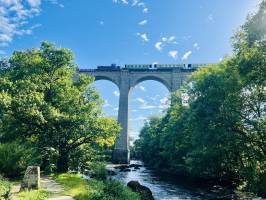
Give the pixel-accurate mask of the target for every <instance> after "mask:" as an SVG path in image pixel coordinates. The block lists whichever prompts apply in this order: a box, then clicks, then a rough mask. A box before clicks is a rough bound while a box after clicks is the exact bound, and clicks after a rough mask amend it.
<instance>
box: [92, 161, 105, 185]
mask: <svg viewBox="0 0 266 200" xmlns="http://www.w3.org/2000/svg"><path fill="white" fill-rule="evenodd" d="M89 169H90V172H91V174H92V176H93V178H94V179H96V180H101V181H104V180H106V179H107V171H106V167H105V164H103V163H91V164H90V165H89Z"/></svg>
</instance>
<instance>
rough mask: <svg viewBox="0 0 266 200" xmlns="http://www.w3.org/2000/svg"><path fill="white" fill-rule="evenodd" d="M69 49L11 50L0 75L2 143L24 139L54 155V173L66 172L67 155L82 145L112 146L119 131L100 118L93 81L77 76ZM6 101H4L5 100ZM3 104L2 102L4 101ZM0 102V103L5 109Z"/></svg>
mask: <svg viewBox="0 0 266 200" xmlns="http://www.w3.org/2000/svg"><path fill="white" fill-rule="evenodd" d="M76 70H77V67H76V65H75V64H74V62H73V55H72V53H71V51H70V50H68V49H62V48H56V47H55V46H54V45H52V44H51V43H48V42H43V43H42V44H41V47H40V48H39V49H30V50H27V51H21V52H14V54H13V55H12V56H11V58H10V59H9V66H8V67H5V68H4V70H3V71H2V72H1V77H4V80H6V82H7V83H6V84H1V86H0V88H1V91H2V93H1V94H2V95H5V94H8V95H9V97H10V98H11V102H10V103H9V109H8V112H7V113H6V116H5V117H4V118H3V119H2V123H1V138H2V141H4V140H5V141H8V140H12V139H14V138H21V139H27V140H30V141H32V142H34V143H36V144H37V147H38V148H41V149H42V148H46V147H53V148H54V149H56V150H57V151H58V154H59V156H58V161H57V170H58V171H59V172H65V171H67V170H68V161H69V154H70V153H71V151H73V150H75V149H76V148H78V147H80V146H81V145H83V144H90V143H105V144H107V145H112V144H113V143H114V140H115V136H116V135H117V133H118V132H119V126H118V124H117V122H116V121H115V120H113V119H110V118H106V117H103V116H102V114H101V100H100V97H99V95H98V93H97V92H96V90H95V89H94V88H93V87H92V86H90V84H91V82H92V81H93V78H92V77H89V76H85V75H80V74H77V73H76ZM5 99H7V100H8V97H6V98H5ZM7 100H6V101H7ZM6 101H3V100H2V98H1V103H0V105H6V104H7V103H5V102H6Z"/></svg>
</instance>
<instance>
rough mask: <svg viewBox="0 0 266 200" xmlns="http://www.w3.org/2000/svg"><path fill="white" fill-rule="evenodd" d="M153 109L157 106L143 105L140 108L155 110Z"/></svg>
mask: <svg viewBox="0 0 266 200" xmlns="http://www.w3.org/2000/svg"><path fill="white" fill-rule="evenodd" d="M155 108H157V106H155V105H148V104H144V105H142V106H140V109H142V110H148V109H155Z"/></svg>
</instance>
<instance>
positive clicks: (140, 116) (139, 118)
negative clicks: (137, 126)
mask: <svg viewBox="0 0 266 200" xmlns="http://www.w3.org/2000/svg"><path fill="white" fill-rule="evenodd" d="M147 119H148V118H147V117H143V116H142V115H139V116H138V117H136V118H131V119H130V121H145V120H147Z"/></svg>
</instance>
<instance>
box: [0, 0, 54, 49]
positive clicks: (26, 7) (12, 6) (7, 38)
mask: <svg viewBox="0 0 266 200" xmlns="http://www.w3.org/2000/svg"><path fill="white" fill-rule="evenodd" d="M42 1H44V0H0V46H1V47H6V46H8V45H9V44H10V43H11V42H12V41H13V39H14V38H15V37H16V36H23V35H30V34H32V31H33V29H35V28H37V27H39V26H40V25H39V24H37V25H33V26H31V24H30V21H31V19H32V18H34V17H35V16H37V15H39V13H40V12H41V3H42ZM47 1H48V2H50V3H53V4H54V3H58V2H57V0H47Z"/></svg>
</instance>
